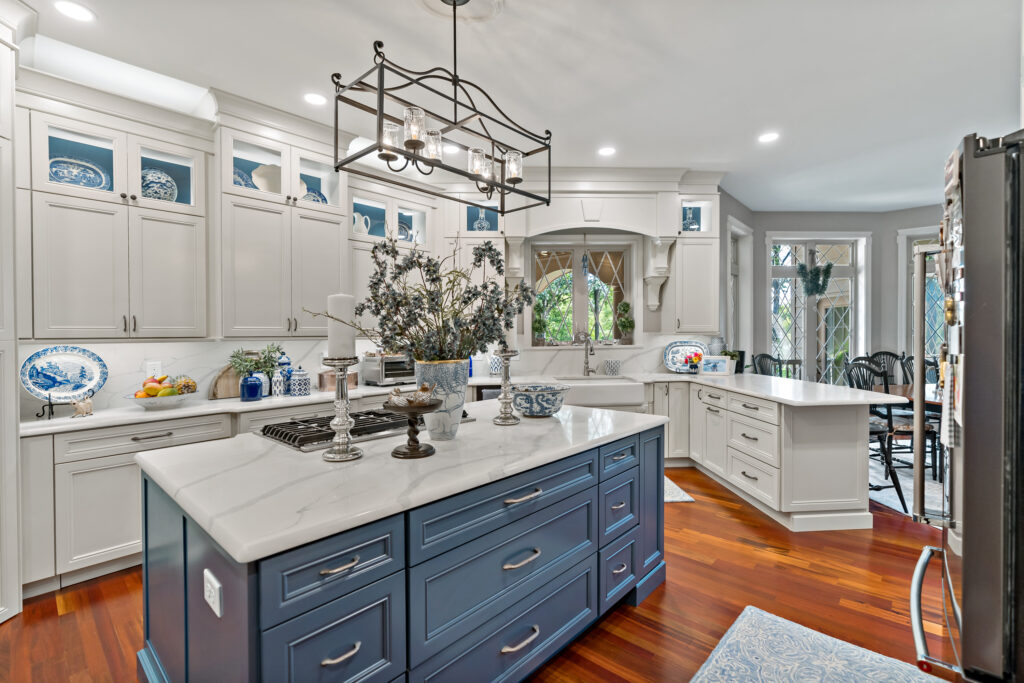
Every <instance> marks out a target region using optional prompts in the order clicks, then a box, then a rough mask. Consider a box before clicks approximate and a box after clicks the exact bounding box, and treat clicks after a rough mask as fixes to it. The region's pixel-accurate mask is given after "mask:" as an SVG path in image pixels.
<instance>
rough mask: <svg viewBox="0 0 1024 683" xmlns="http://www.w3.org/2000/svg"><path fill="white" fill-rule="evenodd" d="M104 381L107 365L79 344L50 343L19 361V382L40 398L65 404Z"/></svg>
mask: <svg viewBox="0 0 1024 683" xmlns="http://www.w3.org/2000/svg"><path fill="white" fill-rule="evenodd" d="M106 382H107V364H106V363H104V362H103V359H102V358H100V357H99V356H97V355H96V354H95V353H93V352H92V351H90V350H89V349H83V348H82V347H80V346H63V345H61V346H50V347H47V348H45V349H40V350H39V351H36V352H35V353H33V354H32V355H31V356H29V357H28V358H26V359H25V362H24V363H22V364H21V384H22V386H24V387H25V391H27V392H28V393H30V394H32V395H33V396H35V397H36V398H38V399H40V400H43V401H45V400H47V398H48V397H49V398H50V399H51V400H52V401H53V402H54V403H67V402H68V401H77V400H78V399H80V398H85V397H86V396H88V395H89V393H90V392H93V393H95V392H97V391H99V390H100V389H101V388H103V385H104V384H106Z"/></svg>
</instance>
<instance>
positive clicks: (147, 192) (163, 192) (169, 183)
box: [142, 168, 178, 202]
mask: <svg viewBox="0 0 1024 683" xmlns="http://www.w3.org/2000/svg"><path fill="white" fill-rule="evenodd" d="M142 196H143V197H148V198H149V199H160V200H163V201H165V202H173V201H174V200H175V199H177V198H178V184H177V183H175V182H174V178H172V177H171V176H170V175H169V174H168V173H166V172H164V171H161V170H160V169H159V168H144V169H142Z"/></svg>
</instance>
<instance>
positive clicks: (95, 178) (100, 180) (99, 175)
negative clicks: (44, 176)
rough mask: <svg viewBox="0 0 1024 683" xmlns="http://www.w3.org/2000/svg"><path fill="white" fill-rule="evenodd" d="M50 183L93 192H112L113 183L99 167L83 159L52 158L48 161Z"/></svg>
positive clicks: (108, 175) (107, 174)
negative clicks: (86, 188) (87, 189)
mask: <svg viewBox="0 0 1024 683" xmlns="http://www.w3.org/2000/svg"><path fill="white" fill-rule="evenodd" d="M50 182H51V183H63V184H65V185H77V186H79V187H88V188H90V189H93V190H107V191H110V190H113V189H114V182H113V180H112V179H111V177H110V174H109V173H107V172H106V171H105V170H104V169H103V168H102V167H101V166H99V165H97V164H94V163H93V162H91V161H86V160H85V159H75V158H73V157H54V158H52V159H50Z"/></svg>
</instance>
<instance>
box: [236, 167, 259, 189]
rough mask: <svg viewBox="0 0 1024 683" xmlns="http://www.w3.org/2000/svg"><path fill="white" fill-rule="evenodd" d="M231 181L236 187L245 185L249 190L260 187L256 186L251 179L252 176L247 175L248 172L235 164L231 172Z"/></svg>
mask: <svg viewBox="0 0 1024 683" xmlns="http://www.w3.org/2000/svg"><path fill="white" fill-rule="evenodd" d="M231 182H233V183H234V184H235V185H236V186H238V187H246V188H249V189H250V190H258V189H260V188H258V187H256V183H254V182H253V181H252V178H251V177H250V176H249V174H248V173H246V172H245V171H243V170H242V169H240V168H238V167H237V166H235V167H234V169H233V171H232V173H231Z"/></svg>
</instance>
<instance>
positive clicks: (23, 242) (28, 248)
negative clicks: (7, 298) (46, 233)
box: [5, 187, 32, 339]
mask: <svg viewBox="0 0 1024 683" xmlns="http://www.w3.org/2000/svg"><path fill="white" fill-rule="evenodd" d="M14 259H15V261H14V262H15V263H17V264H18V265H17V267H15V268H14V270H15V273H14V275H15V277H16V278H17V282H16V284H15V288H14V289H15V294H16V295H17V301H16V303H15V311H16V316H15V317H16V319H17V321H18V323H17V327H18V337H19V338H21V339H28V338H29V337H31V336H32V190H26V189H22V188H20V187H19V188H18V189H16V190H15V191H14ZM5 267H6V263H5Z"/></svg>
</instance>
